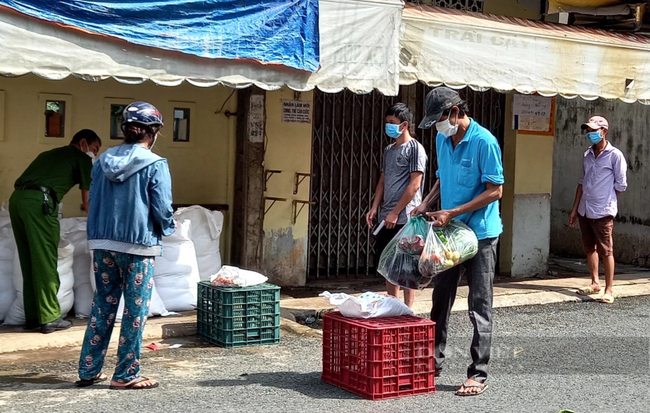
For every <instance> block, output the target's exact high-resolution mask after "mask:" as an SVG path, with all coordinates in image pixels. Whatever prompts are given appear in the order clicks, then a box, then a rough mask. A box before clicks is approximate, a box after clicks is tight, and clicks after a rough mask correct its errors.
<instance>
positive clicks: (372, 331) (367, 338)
mask: <svg viewBox="0 0 650 413" xmlns="http://www.w3.org/2000/svg"><path fill="white" fill-rule="evenodd" d="M434 326H435V323H434V322H433V321H431V320H427V319H425V318H420V317H415V316H401V317H386V318H372V319H359V318H348V317H344V316H342V315H341V313H340V312H330V313H325V314H324V315H323V374H322V376H321V379H322V380H323V381H324V382H326V383H330V384H333V385H335V386H338V387H341V388H343V389H345V390H348V391H349V392H352V393H354V394H358V395H359V396H362V397H365V398H366V399H371V400H379V399H388V398H394V397H401V396H407V395H413V394H423V393H431V392H435V391H436V385H435V381H434V371H435V359H434V346H435V340H434V331H435V329H434Z"/></svg>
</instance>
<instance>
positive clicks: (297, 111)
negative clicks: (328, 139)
mask: <svg viewBox="0 0 650 413" xmlns="http://www.w3.org/2000/svg"><path fill="white" fill-rule="evenodd" d="M282 122H290V123H311V102H303V101H300V100H283V101H282Z"/></svg>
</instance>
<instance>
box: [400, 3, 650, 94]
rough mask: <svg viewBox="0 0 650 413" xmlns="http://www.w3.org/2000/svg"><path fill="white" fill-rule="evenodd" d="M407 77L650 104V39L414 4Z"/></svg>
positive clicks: (405, 57)
mask: <svg viewBox="0 0 650 413" xmlns="http://www.w3.org/2000/svg"><path fill="white" fill-rule="evenodd" d="M400 36H401V40H400V46H401V51H400V83H401V84H405V85H408V84H412V83H415V82H417V81H422V82H424V83H427V84H430V85H441V84H445V85H447V86H449V87H453V88H462V87H466V86H469V87H471V88H472V89H475V90H486V89H490V88H494V89H496V90H499V91H517V92H519V93H528V94H529V93H535V92H536V93H539V94H540V95H542V96H554V95H557V94H559V95H561V96H564V97H567V98H575V97H577V96H580V97H582V98H583V99H586V100H593V99H597V98H599V97H600V98H604V99H620V100H622V101H624V102H635V101H640V102H642V103H646V104H648V103H650V64H649V63H650V37H647V36H640V35H634V34H625V33H612V32H607V31H604V30H596V29H586V28H582V27H575V26H566V25H561V24H552V23H545V22H538V21H533V20H524V19H518V18H509V17H503V16H493V15H484V14H480V13H466V12H459V11H456V10H451V9H445V8H439V7H433V6H415V5H410V4H407V5H406V7H405V9H404V12H403V15H402V28H401V35H400Z"/></svg>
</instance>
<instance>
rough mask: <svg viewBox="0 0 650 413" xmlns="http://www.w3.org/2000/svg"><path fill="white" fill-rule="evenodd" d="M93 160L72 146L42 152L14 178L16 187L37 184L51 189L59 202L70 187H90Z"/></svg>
mask: <svg viewBox="0 0 650 413" xmlns="http://www.w3.org/2000/svg"><path fill="white" fill-rule="evenodd" d="M92 168H93V162H92V160H91V159H90V157H89V156H88V155H86V154H85V153H83V152H81V151H80V150H79V149H77V148H75V147H74V146H72V145H68V146H63V147H61V148H56V149H52V150H49V151H46V152H43V153H41V154H40V155H38V156H37V157H36V159H34V161H33V162H32V163H31V164H30V165H29V166H28V167H27V169H26V170H25V172H23V174H22V175H20V178H18V179H17V180H16V183H15V186H22V185H36V186H45V187H48V188H51V189H53V190H54V192H56V196H57V197H58V199H59V201H61V199H63V196H64V195H65V194H67V193H68V191H69V190H70V188H72V187H73V186H75V185H77V184H79V189H81V190H88V189H90V171H91V170H92Z"/></svg>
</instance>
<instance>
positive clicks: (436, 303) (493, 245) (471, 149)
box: [412, 87, 505, 396]
mask: <svg viewBox="0 0 650 413" xmlns="http://www.w3.org/2000/svg"><path fill="white" fill-rule="evenodd" d="M425 105H426V108H425V109H426V115H425V117H424V119H423V120H422V122H421V123H420V125H419V127H420V128H421V129H429V128H431V127H432V126H434V125H435V127H436V129H437V131H438V134H437V136H436V153H437V159H438V170H437V171H436V178H437V181H436V182H435V184H434V185H433V188H432V189H431V191H430V192H429V194H428V195H427V196H426V197H425V199H424V201H423V202H422V204H421V205H419V206H418V207H416V208H415V209H414V210H413V212H412V214H413V215H415V214H421V213H424V212H426V211H428V209H429V207H430V206H432V205H433V203H434V202H435V201H436V200H437V199H438V198H440V201H441V207H442V209H441V210H439V211H434V212H426V215H427V216H428V217H429V218H430V219H431V220H432V221H433V225H434V226H440V227H444V226H445V225H447V224H448V223H449V221H450V220H451V219H456V220H459V221H462V222H464V223H465V224H467V225H468V226H469V227H470V228H471V229H472V230H473V231H474V232H475V233H476V237H477V238H478V240H479V241H478V253H477V254H476V256H474V258H472V259H470V260H468V261H465V262H464V263H462V264H460V265H457V266H455V267H452V268H450V269H449V270H447V271H445V272H443V273H442V274H440V275H438V276H437V277H435V278H434V279H433V286H434V288H433V306H432V309H431V319H432V320H433V321H435V323H436V327H435V343H436V348H435V357H436V366H435V369H436V372H435V374H436V376H439V375H440V373H441V372H442V368H443V363H444V360H445V347H446V344H447V327H448V324H449V315H450V312H451V308H452V306H453V304H454V300H455V298H456V290H457V288H458V284H459V282H460V279H461V277H462V276H463V274H464V275H465V276H466V278H467V285H468V287H469V295H468V297H467V301H468V312H469V316H470V320H471V322H472V325H473V327H474V334H473V338H472V345H471V349H470V353H471V355H472V364H470V366H469V367H468V368H467V380H466V381H465V382H464V383H463V384H462V385H461V386H460V388H459V389H458V390H457V391H456V394H457V395H458V396H475V395H478V394H481V393H483V392H484V391H485V390H486V389H487V383H486V380H487V365H488V362H489V360H490V349H491V342H492V298H493V295H494V293H493V281H494V274H495V266H496V256H497V242H498V240H499V235H500V234H501V232H503V225H502V222H501V216H500V215H499V202H498V200H499V199H501V195H502V193H503V189H502V186H503V184H504V182H505V179H504V176H503V164H502V160H501V149H500V147H499V143H498V141H497V139H496V138H495V137H494V135H492V133H490V131H488V130H487V129H485V128H484V127H482V126H481V125H479V124H478V123H477V122H476V121H475V120H474V119H472V118H470V117H469V116H468V114H467V112H468V110H467V104H466V103H465V102H464V101H463V100H462V99H461V98H460V95H459V94H458V92H456V91H455V90H452V89H450V88H448V87H439V88H436V89H433V90H432V91H431V92H429V93H428V94H427V97H426V102H425Z"/></svg>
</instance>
